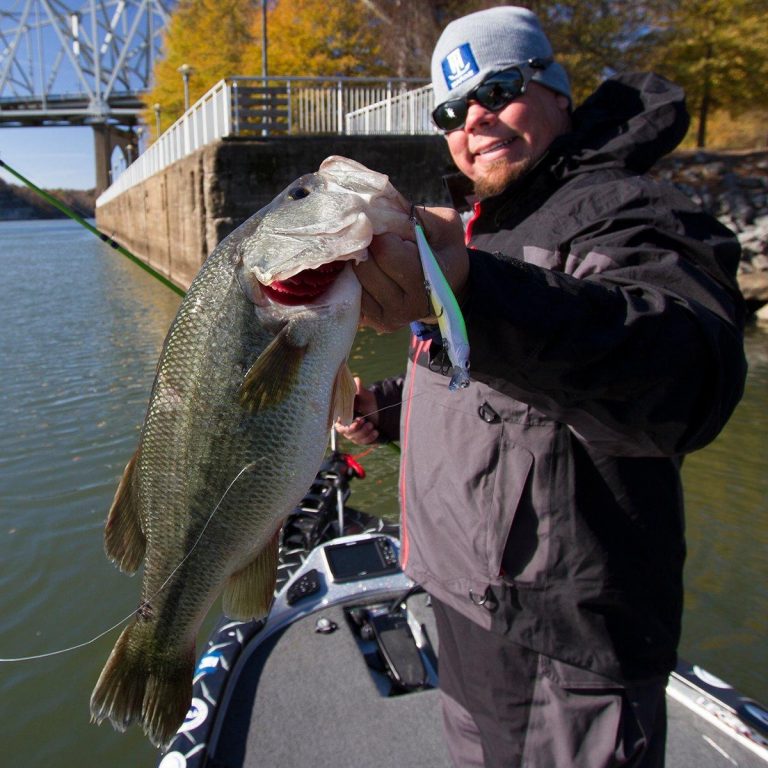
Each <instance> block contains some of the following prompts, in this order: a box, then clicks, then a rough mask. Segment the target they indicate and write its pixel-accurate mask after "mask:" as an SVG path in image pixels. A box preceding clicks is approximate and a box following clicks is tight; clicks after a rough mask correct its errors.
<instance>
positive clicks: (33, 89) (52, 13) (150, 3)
mask: <svg viewBox="0 0 768 768" xmlns="http://www.w3.org/2000/svg"><path fill="white" fill-rule="evenodd" d="M174 5H175V0H0V128H2V127H3V126H17V127H18V126H60V125H79V126H83V125H90V126H92V127H93V131H94V149H95V155H96V187H97V189H98V190H99V191H101V190H103V189H105V188H106V187H108V186H109V183H110V178H109V176H110V166H111V158H112V152H113V151H114V149H115V148H116V147H119V148H120V149H121V150H122V151H123V153H124V155H125V157H126V160H127V162H129V163H130V162H131V161H132V160H133V159H134V158H135V157H136V156H137V154H138V137H137V134H136V129H137V126H138V124H139V118H140V113H141V111H142V109H143V108H144V105H143V104H142V102H141V96H142V94H144V93H146V92H147V91H148V90H149V88H150V82H151V78H152V71H153V67H154V63H155V59H156V58H157V57H158V56H159V55H160V51H161V43H162V32H163V28H164V27H165V25H166V24H167V22H168V19H169V16H170V12H171V10H172V9H173V6H174Z"/></svg>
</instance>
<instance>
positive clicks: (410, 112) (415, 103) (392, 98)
mask: <svg viewBox="0 0 768 768" xmlns="http://www.w3.org/2000/svg"><path fill="white" fill-rule="evenodd" d="M434 102H435V97H434V94H433V92H432V84H431V83H430V84H429V85H425V86H423V87H422V88H417V89H415V90H412V91H402V92H400V93H397V94H388V95H387V97H386V98H384V99H382V100H381V101H378V102H376V103H374V104H368V105H366V106H363V107H360V108H359V109H355V110H353V111H351V112H348V113H347V117H346V133H348V134H358V135H363V136H370V135H372V134H382V133H400V134H407V135H414V134H432V133H435V132H437V128H435V125H434V123H433V122H432V119H431V117H430V115H431V114H432V110H433V109H434Z"/></svg>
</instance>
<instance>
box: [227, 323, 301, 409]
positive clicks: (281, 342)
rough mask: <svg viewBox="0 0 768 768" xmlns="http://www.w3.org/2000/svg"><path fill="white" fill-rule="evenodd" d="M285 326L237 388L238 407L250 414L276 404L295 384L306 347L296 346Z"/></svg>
mask: <svg viewBox="0 0 768 768" xmlns="http://www.w3.org/2000/svg"><path fill="white" fill-rule="evenodd" d="M289 328H290V325H286V326H285V327H283V328H282V329H281V331H280V333H278V334H277V336H275V338H274V339H272V341H271V342H270V343H269V346H268V347H267V348H266V349H265V350H264V351H263V352H262V353H261V354H260V355H259V356H258V358H257V359H256V362H255V363H254V364H253V365H252V366H251V368H250V370H249V371H248V373H247V374H246V375H245V379H244V380H243V384H242V386H241V387H240V404H241V405H242V406H243V407H244V408H246V409H248V410H249V411H250V412H251V413H253V412H254V411H258V410H259V409H261V408H266V407H268V406H270V405H278V404H279V403H281V402H282V401H283V400H284V399H285V397H286V395H287V394H288V393H289V392H290V391H291V390H292V389H293V387H294V386H295V384H296V378H297V377H298V375H299V370H300V368H301V361H302V360H303V359H304V355H305V353H306V351H307V347H306V346H302V347H300V346H296V345H295V344H293V343H292V342H291V339H290V337H289Z"/></svg>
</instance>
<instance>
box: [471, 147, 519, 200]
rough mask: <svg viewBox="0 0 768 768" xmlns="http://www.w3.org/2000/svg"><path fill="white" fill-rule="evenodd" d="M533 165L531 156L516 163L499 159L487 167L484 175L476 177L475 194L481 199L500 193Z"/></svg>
mask: <svg viewBox="0 0 768 768" xmlns="http://www.w3.org/2000/svg"><path fill="white" fill-rule="evenodd" d="M532 165H533V160H532V158H530V157H526V158H524V159H522V160H518V161H517V162H516V163H510V162H509V160H497V161H496V162H494V163H491V164H490V165H489V166H488V167H487V168H486V169H485V171H484V173H483V177H482V178H480V179H475V181H474V188H475V195H477V197H478V198H479V199H480V200H484V199H485V198H487V197H494V196H495V195H500V194H501V193H502V192H503V191H504V190H505V189H506V188H507V187H508V186H509V185H510V184H512V183H513V182H515V181H518V180H519V179H522V178H523V176H525V174H526V173H528V171H529V170H530V169H531V166H532Z"/></svg>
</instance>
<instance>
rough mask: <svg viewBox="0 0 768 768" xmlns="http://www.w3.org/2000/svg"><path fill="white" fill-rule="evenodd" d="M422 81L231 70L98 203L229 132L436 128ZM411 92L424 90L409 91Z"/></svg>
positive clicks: (259, 133)
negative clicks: (249, 74) (231, 73)
mask: <svg viewBox="0 0 768 768" xmlns="http://www.w3.org/2000/svg"><path fill="white" fill-rule="evenodd" d="M423 83H424V80H417V79H415V78H401V79H394V78H393V79H385V78H351V77H338V78H328V77H270V78H266V79H264V78H261V77H245V76H238V77H228V78H226V79H224V80H220V81H219V82H218V83H216V85H214V86H213V88H211V89H210V90H209V91H208V93H206V94H205V95H204V96H203V97H202V98H200V99H199V100H198V101H197V102H196V103H195V104H194V105H192V106H191V107H190V108H189V109H188V110H187V111H186V112H185V113H184V114H183V115H182V116H181V117H180V118H179V119H178V120H177V121H176V122H175V123H174V124H173V125H172V126H171V127H170V128H168V130H166V131H165V133H163V134H162V136H160V137H159V138H158V139H157V140H156V141H155V142H154V143H153V144H152V145H151V146H150V147H148V148H147V149H146V150H145V151H144V152H143V153H142V154H141V155H139V157H138V158H137V159H136V160H135V161H134V162H133V163H132V164H131V165H129V166H128V167H127V168H126V169H125V171H124V172H123V173H121V174H120V176H119V177H118V178H117V179H115V181H114V183H113V184H112V185H111V186H110V187H109V188H108V189H106V190H105V191H104V192H103V193H102V194H101V195H100V196H99V198H98V199H97V201H96V205H97V206H99V205H104V204H105V203H107V202H108V201H109V200H112V199H113V198H115V197H116V196H117V195H119V194H120V193H122V192H124V191H125V190H126V189H128V188H130V187H132V186H134V185H135V184H139V183H140V182H142V181H144V180H145V179H147V178H148V177H149V176H152V175H153V174H155V173H157V172H158V171H159V170H161V169H162V168H165V167H167V166H169V165H170V164H171V163H174V162H176V161H177V160H180V159H181V158H182V157H185V156H186V155H189V154H191V153H192V152H194V151H195V150H197V149H199V148H200V147H202V146H204V145H205V144H208V143H210V142H212V141H215V140H216V139H221V138H224V137H226V136H249V135H252V136H275V135H286V134H290V135H301V134H317V133H335V134H344V133H355V134H360V133H384V132H389V133H401V134H403V133H405V134H413V133H431V132H432V128H431V127H430V125H429V113H430V111H431V103H432V96H431V86H427V88H419V89H417V90H416V91H408V90H407V89H408V86H409V85H414V84H423ZM427 91H428V92H427ZM422 92H423V93H422ZM411 93H412V94H420V95H416V96H411V97H409V94H411ZM382 105H383V106H382ZM387 105H388V106H387ZM366 110H371V113H370V115H369V116H368V117H357V116H358V115H363V114H365V113H366ZM382 110H383V113H384V114H385V115H386V116H385V117H384V118H382V119H383V124H384V125H385V126H388V129H387V130H386V131H385V130H383V129H381V128H380V127H379V122H380V120H379V118H378V117H376V118H373V115H378V114H379V112H380V111H382ZM350 116H354V117H353V118H352V119H350ZM366 120H367V125H368V126H371V125H375V126H376V129H375V130H374V129H373V128H370V127H369V129H368V130H359V129H358V128H357V125H358V122H361V123H362V124H365V123H366ZM372 120H373V122H372ZM377 121H379V122H377Z"/></svg>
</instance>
